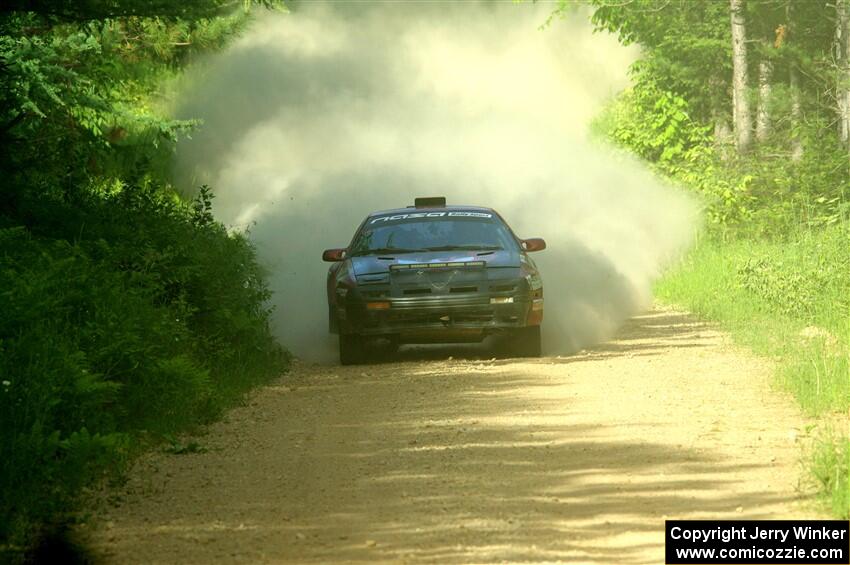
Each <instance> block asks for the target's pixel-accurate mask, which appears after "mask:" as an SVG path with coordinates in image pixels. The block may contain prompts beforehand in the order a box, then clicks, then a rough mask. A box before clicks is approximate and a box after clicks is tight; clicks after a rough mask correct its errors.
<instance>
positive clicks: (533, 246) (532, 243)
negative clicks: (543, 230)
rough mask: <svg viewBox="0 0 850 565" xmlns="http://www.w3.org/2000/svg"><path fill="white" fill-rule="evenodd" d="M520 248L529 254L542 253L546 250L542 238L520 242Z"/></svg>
mask: <svg viewBox="0 0 850 565" xmlns="http://www.w3.org/2000/svg"><path fill="white" fill-rule="evenodd" d="M522 248H523V249H525V250H526V251H528V252H529V253H531V252H532V251H543V250H544V249H546V241H545V240H544V239H543V238H542V237H532V238H529V239H523V240H522Z"/></svg>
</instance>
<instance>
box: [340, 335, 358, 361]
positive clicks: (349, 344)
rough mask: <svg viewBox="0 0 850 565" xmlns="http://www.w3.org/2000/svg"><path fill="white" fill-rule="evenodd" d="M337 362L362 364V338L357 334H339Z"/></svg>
mask: <svg viewBox="0 0 850 565" xmlns="http://www.w3.org/2000/svg"><path fill="white" fill-rule="evenodd" d="M339 362H340V364H342V365H357V364H358V363H362V362H363V338H362V337H361V336H359V335H357V334H343V333H341V334H339Z"/></svg>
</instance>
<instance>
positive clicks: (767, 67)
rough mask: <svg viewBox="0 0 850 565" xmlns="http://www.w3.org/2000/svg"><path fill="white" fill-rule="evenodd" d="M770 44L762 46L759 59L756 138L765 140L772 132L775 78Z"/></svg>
mask: <svg viewBox="0 0 850 565" xmlns="http://www.w3.org/2000/svg"><path fill="white" fill-rule="evenodd" d="M769 52H770V45H769V44H767V42H765V44H764V45H763V46H762V56H761V59H760V60H759V97H758V109H757V110H756V140H758V141H760V142H761V141H765V140H766V139H767V136H768V135H769V134H770V93H771V80H772V79H773V61H771V60H770V56H769V55H768V53H769Z"/></svg>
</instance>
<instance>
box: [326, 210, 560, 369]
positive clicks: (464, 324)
mask: <svg viewBox="0 0 850 565" xmlns="http://www.w3.org/2000/svg"><path fill="white" fill-rule="evenodd" d="M545 248H546V242H545V241H543V240H542V239H540V238H532V239H520V238H518V237H517V236H516V235H514V233H513V231H511V229H510V228H509V227H508V225H507V224H506V223H505V221H504V220H503V219H502V217H501V216H500V215H499V214H498V213H497V212H496V211H495V210H492V209H490V208H482V207H477V206H446V199H445V198H443V197H434V198H417V199H416V200H415V205H414V206H410V207H407V208H399V209H395V210H384V211H380V212H373V213H372V214H370V215H369V216H368V217H366V219H365V220H363V223H362V224H360V227H359V228H358V229H357V232H356V233H355V234H354V237H353V238H352V240H351V243H350V244H349V246H348V247H346V248H341V249H328V250H326V251H325V252H324V253H323V254H322V259H323V260H325V261H329V262H333V263H334V264H333V265H332V266H331V267H330V269H329V270H328V279H327V294H328V318H329V327H330V331H331V333H336V334H339V359H340V362H341V363H342V364H343V365H349V364H355V363H360V362H363V361H364V360H365V355H364V352H365V350H366V346H367V342H368V341H370V340H376V341H377V340H379V339H380V340H382V341H385V342H388V343H389V344H390V345H391V346H393V347H397V346H398V345H399V344H402V343H453V342H476V341H482V340H483V339H484V338H485V337H487V336H488V335H492V334H503V335H505V336H507V337H508V338H509V339H506V340H505V342H506V343H507V344H508V346H509V347H510V349H511V351H510V353H512V354H513V355H516V356H521V357H539V356H540V324H541V322H542V321H543V281H542V279H541V278H540V273H539V272H538V270H537V267H536V266H535V264H534V261H532V260H531V258H530V257H529V256H528V253H529V252H531V251H541V250H543V249H545Z"/></svg>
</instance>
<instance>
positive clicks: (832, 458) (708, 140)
mask: <svg viewBox="0 0 850 565" xmlns="http://www.w3.org/2000/svg"><path fill="white" fill-rule="evenodd" d="M592 4H593V6H594V11H593V15H592V21H593V23H594V24H595V26H596V28H597V30H598V31H600V32H612V33H615V34H617V37H618V38H619V40H620V41H621V42H622V43H624V44H638V45H639V46H640V47H641V48H642V49H641V56H640V57H639V58H638V60H637V61H636V62H635V63H634V64H633V65H632V67H631V77H632V86H631V87H630V88H628V89H627V90H625V91H624V92H622V93H620V94H619V95H618V96H617V97H616V99H615V100H613V101H612V102H611V103H610V104H609V105H608V106H607V107H606V109H605V111H604V112H603V113H602V114H601V115H599V116H598V117H597V119H596V122H595V124H594V131H595V134H596V135H598V136H599V137H600V138H602V139H605V140H607V141H610V142H612V143H614V144H615V145H617V146H618V147H621V148H622V149H623V150H625V151H627V152H630V153H633V154H635V155H637V156H638V157H639V158H641V159H642V160H643V161H645V162H647V163H649V164H650V165H651V166H652V168H653V169H654V170H655V171H656V172H657V173H658V174H659V175H661V176H663V177H665V178H667V179H669V180H670V181H671V182H673V183H674V184H676V185H679V186H682V187H684V188H685V189H687V190H690V191H693V192H694V193H695V194H697V195H699V197H700V198H701V201H702V203H703V207H704V212H705V226H704V229H703V230H702V232H701V234H700V238H699V241H698V244H697V245H696V247H695V249H693V250H692V251H691V252H690V254H689V255H688V257H686V259H685V261H684V263H683V264H682V265H681V266H680V267H679V268H678V269H674V270H672V271H671V272H669V273H667V274H666V275H665V276H664V277H663V278H662V279H661V280H660V281H659V282H658V283H657V285H656V289H655V293H656V296H657V297H659V298H661V299H663V300H666V301H669V302H671V303H674V304H681V305H683V306H686V307H687V308H689V309H690V310H691V311H692V312H694V313H696V314H698V315H700V316H701V317H703V318H705V319H709V320H716V321H720V322H721V323H722V324H723V326H724V327H725V328H727V329H728V330H730V331H731V332H732V333H733V335H734V336H735V337H736V338H737V339H738V341H739V342H741V343H743V344H745V345H746V346H748V347H750V348H752V350H754V351H756V352H758V353H760V354H763V355H765V356H766V357H769V358H771V359H773V360H775V362H776V364H777V382H778V383H779V385H780V387H781V388H783V389H785V390H788V391H790V392H792V393H793V395H794V396H795V397H796V398H797V400H798V401H799V403H800V405H801V406H802V408H803V410H804V411H805V413H806V414H808V415H809V416H812V417H813V418H815V422H816V423H815V424H812V427H813V430H812V432H813V435H814V437H815V438H816V439H815V446H814V447H813V449H812V452H811V453H810V454H809V456H808V458H809V459H808V461H807V468H808V472H809V479H810V480H811V481H813V482H814V483H815V484H816V486H817V488H818V489H819V490H820V492H821V493H822V496H823V497H824V499H825V500H826V501H828V504H829V505H830V507H831V508H832V510H833V512H834V513H835V514H836V515H837V516H843V517H845V518H846V517H847V516H848V513H850V490H848V480H849V479H850V440H848V429H847V421H846V417H847V413H848V412H847V411H848V409H850V4H848V3H847V2H845V1H844V0H836V1H835V2H820V1H807V2H795V1H793V0H731V2H729V3H727V2H716V1H713V0H681V1H676V0H673V1H653V0H632V1H628V2H609V1H605V0H597V1H594V2H592ZM573 8H574V4H572V3H563V4H562V5H561V6H560V8H559V11H558V12H557V13H558V14H561V15H564V14H566V13H569V11H570V10H571V9H573Z"/></svg>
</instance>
